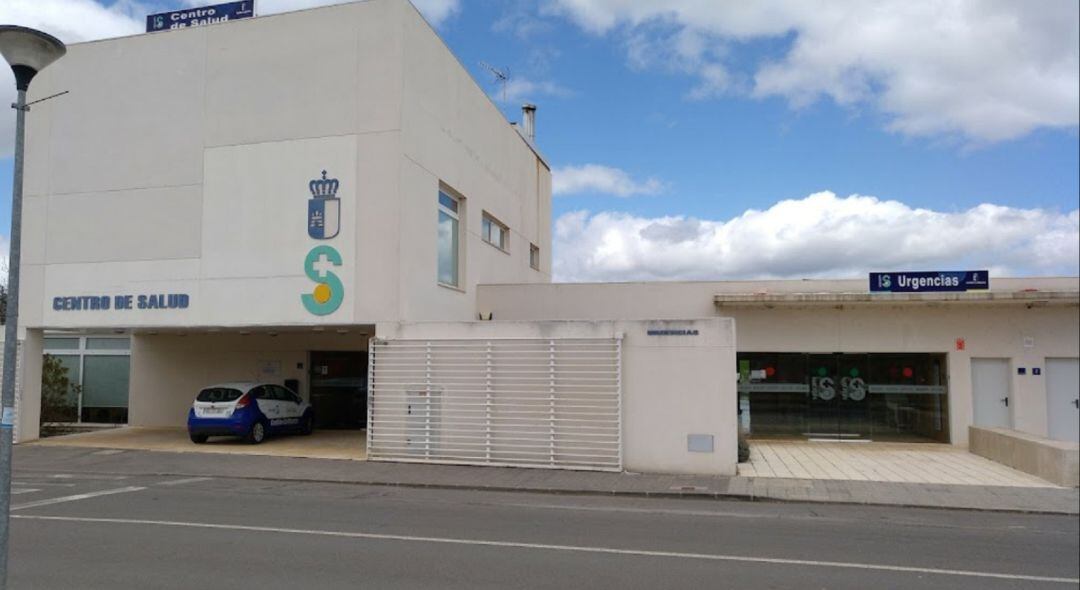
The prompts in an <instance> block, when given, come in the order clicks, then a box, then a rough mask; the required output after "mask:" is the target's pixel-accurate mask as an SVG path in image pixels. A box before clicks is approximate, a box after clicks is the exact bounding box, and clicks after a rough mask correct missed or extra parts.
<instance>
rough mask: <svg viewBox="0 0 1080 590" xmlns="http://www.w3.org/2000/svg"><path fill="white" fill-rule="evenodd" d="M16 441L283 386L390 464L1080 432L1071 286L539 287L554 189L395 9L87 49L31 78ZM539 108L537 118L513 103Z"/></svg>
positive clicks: (431, 40) (731, 455) (164, 419)
mask: <svg viewBox="0 0 1080 590" xmlns="http://www.w3.org/2000/svg"><path fill="white" fill-rule="evenodd" d="M63 90H67V91H69V94H66V95H64V96H63V97H60V98H57V99H54V100H50V101H48V102H44V103H41V104H40V105H35V106H34V108H33V111H32V112H31V116H30V117H29V119H28V142H27V147H28V152H27V168H26V197H25V205H24V208H25V209H24V231H23V271H22V273H23V274H22V285H21V293H20V296H21V298H22V309H21V316H20V318H19V319H20V333H21V334H22V343H21V351H22V353H21V354H22V359H23V360H22V368H21V370H20V379H21V387H20V391H19V394H18V406H17V407H18V418H17V436H18V439H19V440H20V441H28V440H33V439H35V438H37V437H38V435H39V426H40V423H41V413H40V411H41V407H42V402H41V375H42V365H43V362H44V358H45V357H44V355H46V354H47V355H48V356H49V357H51V358H52V359H54V360H52V361H50V362H59V363H61V364H62V365H63V366H64V367H66V368H67V370H68V374H69V376H70V377H71V378H72V380H73V382H75V383H76V384H77V385H79V386H80V387H79V388H78V391H74V390H73V392H72V405H73V407H74V409H73V410H72V411H73V414H72V419H73V420H75V421H82V422H89V423H98V422H108V423H126V424H129V425H132V426H182V425H183V424H184V420H185V417H186V412H187V409H188V408H189V406H190V404H191V400H192V397H193V396H194V394H195V393H196V392H197V391H198V390H199V389H200V388H201V387H203V386H205V385H208V384H211V383H214V382H224V381H237V380H255V381H264V382H274V383H280V384H282V385H287V386H289V387H291V388H293V389H295V390H296V391H298V392H299V393H300V394H301V395H302V396H304V397H305V398H306V399H308V400H310V401H311V402H312V404H313V405H314V407H315V408H316V420H317V424H316V426H317V427H318V428H356V429H362V428H366V429H368V433H367V435H368V436H367V440H368V444H369V451H370V453H369V454H370V455H371V456H372V457H373V458H383V459H386V460H414V461H425V462H464V463H481V464H504V465H529V466H541V467H563V468H594V469H615V470H619V469H628V470H637V471H655V472H674V473H713V474H734V473H735V465H736V438H737V436H738V433H739V432H740V431H743V432H747V433H749V435H751V436H754V437H785V438H799V439H814V438H826V439H832V440H836V439H847V440H865V441H897V440H899V441H911V442H937V443H948V444H953V445H958V446H965V445H966V444H967V441H968V435H967V428H968V426H970V425H973V424H974V425H992V426H1001V427H1006V428H1012V429H1016V430H1019V431H1023V432H1026V433H1030V434H1034V435H1037V436H1043V437H1049V438H1056V439H1062V440H1075V439H1076V436H1077V435H1076V424H1077V409H1076V407H1075V405H1074V404H1075V402H1074V400H1075V399H1076V392H1077V389H1078V385H1077V382H1078V377H1077V365H1078V362H1080V361H1078V357H1080V281H1078V279H1077V278H1076V277H1066V278H1033V279H1005V278H998V277H994V278H991V279H990V281H991V282H990V288H989V289H988V290H985V291H975V292H970V293H915V294H877V293H870V292H869V289H868V283H867V280H866V279H858V280H839V281H758V282H742V281H728V282H698V283H627V284H552V283H551V240H552V236H551V173H550V169H549V166H548V164H547V163H546V161H545V160H544V158H543V157H542V156H541V155H540V153H539V152H538V151H537V149H536V146H535V144H534V141H533V138H532V137H530V136H529V135H528V133H529V131H528V130H532V129H533V125H532V121H526V123H527V124H526V125H524V130H525V131H523V129H522V128H518V127H516V126H514V125H512V124H510V123H508V122H507V121H506V119H505V118H504V117H503V115H502V114H501V113H500V112H499V110H498V108H497V107H496V106H495V105H494V104H492V102H491V101H490V100H489V99H488V98H487V96H486V95H485V93H484V92H483V90H482V89H481V88H480V87H479V86H478V85H477V84H476V83H475V81H474V80H473V79H472V78H471V77H470V76H469V74H468V72H467V71H466V70H465V69H464V68H463V67H462V66H461V64H460V63H459V62H458V61H457V60H456V59H455V58H454V56H453V55H452V54H451V52H450V51H449V50H448V49H447V48H446V46H445V45H444V44H443V43H442V41H441V40H440V39H439V37H438V35H437V34H436V33H435V32H434V31H433V30H432V29H431V28H430V27H429V26H428V25H427V23H426V22H425V21H424V20H423V18H422V17H421V16H420V15H419V14H418V13H417V12H416V10H415V9H414V8H413V7H412V5H411V4H409V2H407V1H406V0H369V1H366V2H357V3H352V4H345V5H339V6H332V7H326V8H319V9H313V10H306V11H300V12H294V13H288V14H282V15H276V16H269V17H261V18H254V19H248V20H241V21H233V22H228V23H221V24H216V25H210V26H205V27H197V28H187V29H180V30H175V31H163V32H159V33H153V34H147V35H138V36H133V37H126V38H121V39H110V40H105V41H97V42H92V43H82V44H76V45H73V46H71V47H70V48H69V52H68V55H67V56H66V57H65V58H64V59H63V60H61V61H59V62H57V64H55V65H54V66H52V67H50V68H49V69H48V70H46V71H45V72H44V73H43V74H42V75H41V76H39V78H38V79H37V80H35V82H34V86H33V88H32V93H31V96H30V100H34V99H35V98H40V97H44V96H48V95H50V94H53V93H56V92H60V91H63ZM531 112H532V111H531V110H529V111H527V115H528V114H529V113H531Z"/></svg>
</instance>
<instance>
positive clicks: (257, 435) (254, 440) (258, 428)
mask: <svg viewBox="0 0 1080 590" xmlns="http://www.w3.org/2000/svg"><path fill="white" fill-rule="evenodd" d="M265 439H266V426H265V425H264V424H263V423H262V422H256V423H254V424H252V425H251V430H249V431H248V435H247V441H248V442H249V443H251V444H253V445H257V444H259V443H261V442H262V441H263V440H265Z"/></svg>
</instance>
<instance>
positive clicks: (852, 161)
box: [0, 0, 1080, 281]
mask: <svg viewBox="0 0 1080 590" xmlns="http://www.w3.org/2000/svg"><path fill="white" fill-rule="evenodd" d="M330 3H333V2H330V1H325V0H323V1H319V0H258V3H257V11H258V13H259V14H271V13H276V12H283V11H287V10H295V9H301V8H308V7H312V6H319V5H324V4H330ZM198 4H200V3H198V2H193V1H185V0H2V1H0V23H14V24H22V25H27V26H33V27H36V28H40V29H43V30H45V31H48V32H50V33H52V34H54V35H56V36H58V37H59V38H61V39H62V40H64V41H65V42H75V41H83V40H89V39H98V38H105V37H115V36H120V35H127V34H136V33H139V32H141V31H142V30H143V29H144V27H145V24H144V23H145V16H146V15H147V14H150V13H153V12H158V11H162V10H172V9H177V8H182V7H187V6H192V5H198ZM414 4H416V6H417V8H418V9H419V10H420V11H421V13H422V14H424V16H425V18H427V19H428V22H430V23H431V24H432V26H433V27H434V28H435V30H436V31H437V32H438V33H439V34H440V35H441V36H442V38H443V39H444V40H445V41H446V43H447V45H448V46H449V47H450V49H451V50H452V51H453V52H454V53H455V54H456V55H457V57H458V59H459V60H460V61H461V63H462V64H463V66H464V67H465V68H466V69H467V70H469V71H470V72H471V73H472V75H473V77H474V78H475V79H476V81H477V83H478V84H480V86H481V87H482V88H483V89H484V90H485V91H487V92H488V95H489V96H490V97H491V99H492V100H493V102H495V103H496V104H497V105H498V106H499V107H500V108H501V109H502V111H503V112H504V114H505V115H506V116H507V118H508V119H510V120H512V121H514V120H518V119H520V106H521V104H522V103H524V102H532V103H535V104H537V105H538V107H539V109H538V111H537V143H538V145H539V148H540V150H541V151H542V152H543V154H544V155H545V157H546V159H547V160H548V162H549V163H550V165H551V167H552V184H553V193H554V197H553V219H552V223H553V234H554V236H553V237H554V244H553V255H552V256H553V260H552V263H553V274H554V280H556V281H628V280H709V279H740V278H741V279H748V278H817V277H858V276H864V275H865V273H867V272H869V271H889V270H975V269H989V270H991V272H992V273H993V274H994V275H996V276H1031V275H1068V276H1076V275H1077V274H1080V269H1078V266H1080V211H1078V207H1080V136H1078V125H1080V25H1078V22H1080V3H1077V2H1076V1H1075V0H1033V1H1031V2H1022V3H1021V2H1012V1H1008V0H1000V1H999V0H981V1H976V0H970V1H968V0H933V1H929V0H882V1H878V2H862V1H853V0H852V1H849V0H834V1H830V2H807V1H805V0H757V1H755V2H720V1H717V0H415V2H414ZM482 64H489V65H491V66H493V67H495V68H497V69H500V70H502V71H505V72H508V73H509V82H507V83H506V84H505V85H502V84H499V83H498V82H497V81H496V80H495V76H494V75H493V74H492V73H491V72H490V71H488V70H487V69H485V67H484V66H483V65H482ZM5 76H6V78H5ZM13 89H14V82H13V80H12V79H11V77H10V74H9V73H7V72H3V73H0V104H8V103H10V102H11V99H13V97H14V90H13ZM31 116H32V112H31ZM13 129H14V116H13V113H11V114H10V115H8V116H4V117H0V227H2V228H4V229H3V230H2V231H0V233H2V234H3V235H0V248H3V251H5V252H6V246H7V240H6V235H7V228H8V227H9V225H10V218H9V217H10V185H11V167H12V159H11V149H12V148H11V146H12V143H13V141H12V136H13Z"/></svg>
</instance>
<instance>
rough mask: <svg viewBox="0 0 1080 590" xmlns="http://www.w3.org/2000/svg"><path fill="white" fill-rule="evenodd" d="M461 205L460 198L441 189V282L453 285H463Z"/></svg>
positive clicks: (439, 240) (439, 243)
mask: <svg viewBox="0 0 1080 590" xmlns="http://www.w3.org/2000/svg"><path fill="white" fill-rule="evenodd" d="M459 205H460V202H459V201H458V199H456V198H455V197H452V196H450V195H448V194H446V193H445V192H443V191H439V235H438V247H439V282H440V283H442V284H444V285H449V286H451V287H460V286H461V285H460V284H459V279H458V268H459V267H458V251H459V233H458V226H459V224H460V218H459V217H458V206H459Z"/></svg>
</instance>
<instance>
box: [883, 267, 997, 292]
mask: <svg viewBox="0 0 1080 590" xmlns="http://www.w3.org/2000/svg"><path fill="white" fill-rule="evenodd" d="M989 288H990V273H989V272H988V271H985V270H947V271H924V272H872V273H870V292H871V293H917V292H941V291H945V292H948V291H978V290H986V289H989Z"/></svg>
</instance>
